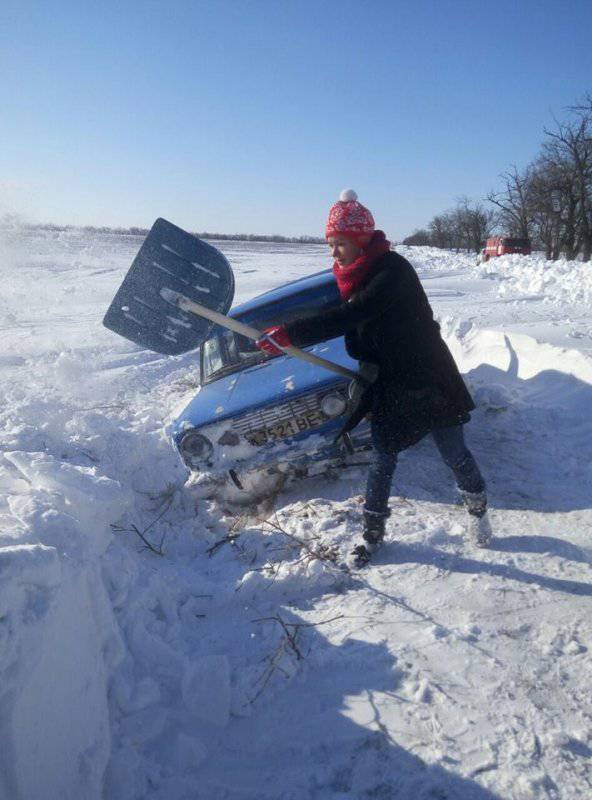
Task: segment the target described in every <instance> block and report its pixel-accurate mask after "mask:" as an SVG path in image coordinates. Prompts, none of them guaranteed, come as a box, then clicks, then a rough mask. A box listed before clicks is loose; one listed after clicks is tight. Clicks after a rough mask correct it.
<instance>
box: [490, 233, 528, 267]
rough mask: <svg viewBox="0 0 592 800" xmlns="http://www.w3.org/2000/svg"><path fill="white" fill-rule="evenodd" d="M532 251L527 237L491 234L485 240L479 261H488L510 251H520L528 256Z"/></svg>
mask: <svg viewBox="0 0 592 800" xmlns="http://www.w3.org/2000/svg"><path fill="white" fill-rule="evenodd" d="M531 252H532V248H531V246H530V240H529V239H515V238H513V237H511V236H492V237H491V238H490V239H488V240H487V241H486V242H485V248H484V249H483V250H482V251H481V254H480V257H479V261H489V259H490V258H495V257H496V256H506V255H509V254H510V253H520V254H521V255H523V256H529V255H530V254H531Z"/></svg>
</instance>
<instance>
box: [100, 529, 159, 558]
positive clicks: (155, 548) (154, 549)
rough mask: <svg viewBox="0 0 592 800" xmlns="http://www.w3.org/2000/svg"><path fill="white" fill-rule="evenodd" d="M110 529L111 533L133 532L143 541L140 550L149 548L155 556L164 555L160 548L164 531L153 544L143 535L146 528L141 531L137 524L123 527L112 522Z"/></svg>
mask: <svg viewBox="0 0 592 800" xmlns="http://www.w3.org/2000/svg"><path fill="white" fill-rule="evenodd" d="M111 530H112V531H113V533H135V534H136V536H138V537H139V538H140V539H141V540H142V541H143V542H144V546H143V547H142V550H150V552H151V553H155V555H157V556H163V555H164V550H163V549H162V545H163V544H164V539H165V536H166V533H163V535H162V539H161V540H160V544H158V545H156V546H155V545H153V544H152V543H151V542H150V541H149V540H148V539H147V538H146V536H145V535H144V534H145V533H146V530H144V531H141V530H140V529H139V528H138V526H137V525H133V524H132V525H130V527H129V528H124V527H123V526H122V525H116V524H112V525H111Z"/></svg>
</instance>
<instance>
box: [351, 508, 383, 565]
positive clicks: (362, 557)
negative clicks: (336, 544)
mask: <svg viewBox="0 0 592 800" xmlns="http://www.w3.org/2000/svg"><path fill="white" fill-rule="evenodd" d="M386 520H387V518H386V516H384V515H383V514H377V513H376V512H374V511H364V533H363V534H362V538H363V539H364V544H359V545H357V547H354V549H353V550H352V552H351V564H352V566H354V567H363V566H365V565H366V564H367V563H368V562H369V561H370V557H371V555H372V554H373V553H375V552H376V551H377V550H378V548H379V547H380V545H381V544H382V541H383V539H384V526H385V523H386Z"/></svg>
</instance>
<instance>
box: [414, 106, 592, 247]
mask: <svg viewBox="0 0 592 800" xmlns="http://www.w3.org/2000/svg"><path fill="white" fill-rule="evenodd" d="M553 123H554V124H553V127H551V128H545V129H544V139H543V142H542V144H541V147H540V150H539V152H538V153H537V155H536V157H535V158H534V159H533V160H532V161H531V162H530V163H529V164H527V165H526V166H525V167H524V168H523V169H518V167H516V166H515V165H513V166H511V167H510V168H509V169H508V170H507V171H506V172H504V173H502V174H501V175H500V185H499V187H498V188H497V189H495V190H492V191H490V192H489V193H488V194H487V196H486V197H485V198H483V200H478V201H471V200H469V198H467V197H461V198H460V199H459V200H458V201H457V203H456V206H455V207H454V208H452V209H450V210H448V211H445V212H444V213H442V214H438V215H436V216H435V217H433V219H432V220H430V222H429V223H428V226H427V228H423V229H419V230H416V231H414V233H413V234H412V235H411V236H408V237H407V238H406V239H404V240H403V244H411V245H414V244H415V245H419V244H421V245H432V246H434V247H442V248H448V249H456V250H461V249H462V250H467V251H475V252H478V251H479V250H480V249H481V248H482V247H483V246H484V243H485V240H486V239H487V238H488V236H490V235H492V234H495V233H498V234H504V235H507V236H511V237H516V238H520V239H530V240H531V242H532V244H533V247H534V248H535V249H541V250H544V251H545V254H546V257H547V258H548V259H550V260H557V259H558V258H560V257H561V256H562V255H563V256H564V257H565V258H567V259H575V258H581V259H582V260H583V261H590V260H591V259H592V95H591V94H587V95H586V97H585V99H584V100H582V101H581V102H579V103H577V104H576V105H574V106H571V107H569V108H568V109H567V113H566V117H565V119H563V120H558V119H555V118H554V120H553Z"/></svg>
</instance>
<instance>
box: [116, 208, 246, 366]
mask: <svg viewBox="0 0 592 800" xmlns="http://www.w3.org/2000/svg"><path fill="white" fill-rule="evenodd" d="M163 289H165V290H169V291H172V292H175V293H178V294H181V295H184V296H185V297H188V298H189V299H190V300H193V301H195V302H196V303H201V305H203V306H206V307H207V308H209V309H211V310H213V311H218V312H219V313H220V314H227V313H228V311H229V309H230V306H231V305H232V300H233V297H234V275H233V273H232V269H231V267H230V264H229V263H228V261H227V260H226V258H225V257H224V256H223V255H222V253H221V252H220V251H219V250H217V249H216V248H215V247H212V245H210V244H207V242H203V241H202V240H201V239H198V238H197V237H196V236H192V235H191V234H190V233H187V232H186V231H183V230H181V228H178V227H177V226H176V225H173V224H172V223H170V222H167V221H166V220H165V219H157V220H156V222H155V223H154V225H153V226H152V228H151V230H150V233H149V234H148V236H147V237H146V239H145V240H144V243H143V245H142V247H141V248H140V251H139V252H138V255H137V256H136V257H135V259H134V262H133V264H132V266H131V267H130V269H129V271H128V273H127V275H126V276H125V278H124V281H123V283H122V284H121V286H120V288H119V290H118V292H117V294H116V295H115V297H114V298H113V302H112V303H111V305H110V306H109V309H108V310H107V313H106V314H105V318H104V319H103V325H105V327H106V328H109V330H111V331H114V332H115V333H118V334H119V335H120V336H123V337H124V338H126V339H129V340H130V341H131V342H134V343H135V344H138V345H140V346H141V347H143V348H145V349H147V350H153V351H154V352H156V353H162V354H163V355H180V354H181V353H187V352H188V351H190V350H195V349H196V348H197V347H199V346H200V345H201V344H203V342H204V341H205V340H206V339H207V338H208V337H209V335H210V332H211V330H212V328H213V327H214V323H213V322H210V321H209V320H207V319H204V318H203V317H198V316H196V315H195V314H190V313H188V312H186V311H183V310H181V309H180V308H178V306H176V305H175V304H174V303H172V302H170V301H167V300H166V299H165V298H166V296H167V292H166V291H165V292H164V293H161V291H162V290H163ZM163 295H164V296H163Z"/></svg>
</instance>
